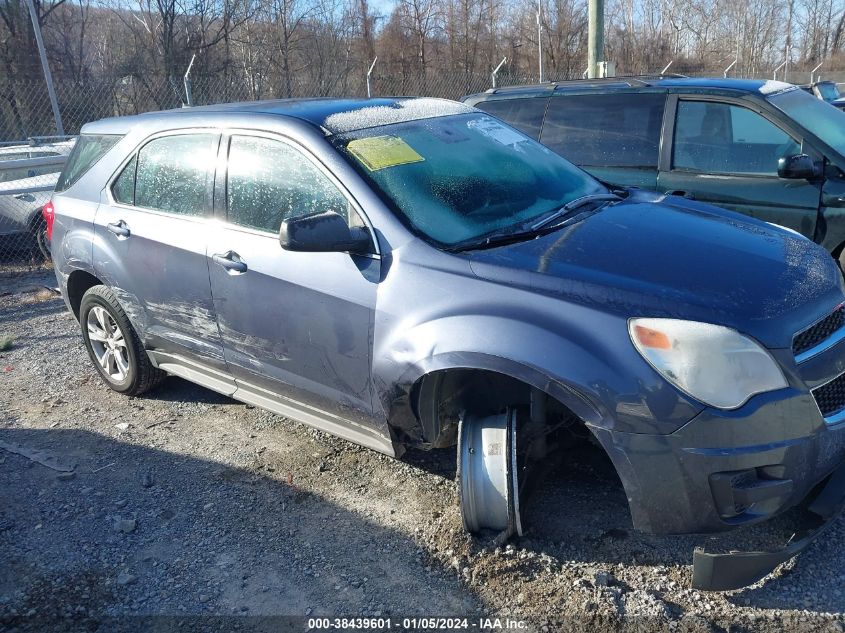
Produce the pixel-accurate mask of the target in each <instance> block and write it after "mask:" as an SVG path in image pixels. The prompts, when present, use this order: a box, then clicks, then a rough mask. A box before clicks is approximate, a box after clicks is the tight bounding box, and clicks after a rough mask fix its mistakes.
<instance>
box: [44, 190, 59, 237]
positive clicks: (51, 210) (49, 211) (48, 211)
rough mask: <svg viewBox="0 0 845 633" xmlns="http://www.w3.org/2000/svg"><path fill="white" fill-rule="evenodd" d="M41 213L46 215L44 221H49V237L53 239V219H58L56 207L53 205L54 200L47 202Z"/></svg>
mask: <svg viewBox="0 0 845 633" xmlns="http://www.w3.org/2000/svg"><path fill="white" fill-rule="evenodd" d="M41 215H42V216H44V221H45V222H46V223H47V239H48V240H52V239H53V220H55V219H56V209H55V207H53V201H52V200H51V201H50V202H48V203H47V204H45V205H44V208H43V209H41Z"/></svg>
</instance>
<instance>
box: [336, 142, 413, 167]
mask: <svg viewBox="0 0 845 633" xmlns="http://www.w3.org/2000/svg"><path fill="white" fill-rule="evenodd" d="M346 149H348V150H349V151H350V152H351V153H352V154H353V155H354V156H355V158H357V159H358V160H360V161H361V163H362V164H363V165H364V167H366V168H367V169H369V170H370V171H378V170H379V169H384V168H385V167H396V166H397V165H407V164H408V163H420V162H422V161H424V160H425V159H424V158H423V157H422V156H420V155H419V154H417V152H416V151H414V148H413V147H411V146H410V145H408V144H407V143H406V142H405V141H403V140H402V139H401V138H399V137H398V136H374V137H372V138H359V139H356V140H354V141H351V142H350V143H349V145H347V146H346Z"/></svg>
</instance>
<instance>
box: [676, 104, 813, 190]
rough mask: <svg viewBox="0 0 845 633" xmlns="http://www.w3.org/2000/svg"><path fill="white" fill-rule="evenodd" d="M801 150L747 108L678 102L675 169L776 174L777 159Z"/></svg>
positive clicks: (790, 139) (786, 136)
mask: <svg viewBox="0 0 845 633" xmlns="http://www.w3.org/2000/svg"><path fill="white" fill-rule="evenodd" d="M810 98H811V99H812V97H810ZM800 151H801V146H800V144H799V143H797V142H796V141H795V140H793V139H792V138H791V137H790V136H789V135H788V134H787V133H786V132H784V131H783V130H781V129H780V128H779V127H777V126H776V125H775V124H774V123H772V122H771V121H769V120H768V119H766V118H764V117H762V116H760V115H759V114H757V113H756V112H752V111H751V110H749V109H747V108H743V107H741V106H735V105H730V104H727V103H715V102H712V101H680V102H678V113H677V116H676V120H675V143H674V146H673V156H672V167H673V168H674V169H679V170H684V171H701V172H710V173H724V174H752V175H764V176H776V175H777V168H778V159H780V158H781V157H783V156H791V155H793V154H797V153H799V152H800Z"/></svg>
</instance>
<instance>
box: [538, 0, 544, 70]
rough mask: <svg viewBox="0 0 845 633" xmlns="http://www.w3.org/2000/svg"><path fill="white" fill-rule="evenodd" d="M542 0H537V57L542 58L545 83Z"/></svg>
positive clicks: (541, 64)
mask: <svg viewBox="0 0 845 633" xmlns="http://www.w3.org/2000/svg"><path fill="white" fill-rule="evenodd" d="M541 1H542V0H537V57H538V58H539V59H540V83H543V22H542V15H541V14H540V11H541V8H540V7H541V4H540V2H541Z"/></svg>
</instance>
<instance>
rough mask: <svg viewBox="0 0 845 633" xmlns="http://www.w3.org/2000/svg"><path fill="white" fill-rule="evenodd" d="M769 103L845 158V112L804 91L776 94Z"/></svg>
mask: <svg viewBox="0 0 845 633" xmlns="http://www.w3.org/2000/svg"><path fill="white" fill-rule="evenodd" d="M769 103H771V104H772V105H773V106H775V107H776V108H778V109H779V110H782V111H783V112H785V113H786V114H787V116H789V117H790V118H792V119H793V120H794V121H795V122H796V123H798V124H800V125H802V126H804V128H806V129H807V130H808V131H809V132H811V133H812V134H814V135H815V136H817V137H818V138H819V139H821V140H822V141H823V142H825V143H827V144H828V145H830V146H831V147H832V148H833V149H835V150H836V151H837V152H839V153H840V154H841V155H842V156H845V112H842V111H841V110H839V109H838V108H834V107H833V106H832V105H830V104H829V103H826V102H824V101H822V100H821V99H817V98H816V97H814V96H812V95H811V94H810V93H808V92H804V91H803V90H790V91H788V92H782V93H780V94H776V95H774V96H772V97H769Z"/></svg>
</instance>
